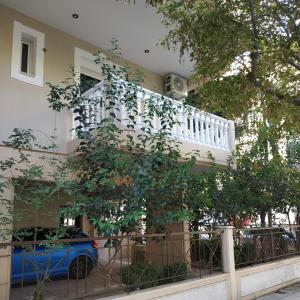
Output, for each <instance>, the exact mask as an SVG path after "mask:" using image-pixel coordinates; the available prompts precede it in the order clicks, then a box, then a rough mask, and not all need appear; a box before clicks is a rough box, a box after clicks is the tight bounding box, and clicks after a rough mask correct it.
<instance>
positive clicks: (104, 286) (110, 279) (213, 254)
mask: <svg viewBox="0 0 300 300" xmlns="http://www.w3.org/2000/svg"><path fill="white" fill-rule="evenodd" d="M221 233H222V232H221V230H216V231H199V232H186V233H172V234H146V235H130V236H116V237H111V238H110V239H104V238H95V239H87V238H84V239H68V240H59V241H47V242H41V241H37V242H12V243H6V244H2V246H11V249H12V286H11V293H10V296H11V297H10V298H11V299H12V300H25V299H34V298H32V297H33V296H35V297H36V299H38V296H39V295H42V296H43V300H45V299H78V298H84V297H85V298H86V297H88V298H87V299H94V298H95V297H96V296H97V297H101V296H103V297H105V296H109V295H112V294H116V293H122V292H124V291H125V292H131V291H134V290H139V289H144V288H149V287H153V286H157V285H162V284H166V283H171V282H177V281H182V280H185V279H186V278H191V277H198V278H199V277H202V276H205V275H207V274H212V273H214V272H220V271H222V261H221V257H222V255H221Z"/></svg>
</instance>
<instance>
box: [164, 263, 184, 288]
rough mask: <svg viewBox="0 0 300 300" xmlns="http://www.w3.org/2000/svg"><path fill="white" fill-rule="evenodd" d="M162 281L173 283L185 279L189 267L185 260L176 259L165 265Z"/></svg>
mask: <svg viewBox="0 0 300 300" xmlns="http://www.w3.org/2000/svg"><path fill="white" fill-rule="evenodd" d="M162 273H163V275H162V280H161V282H163V283H171V282H177V281H181V280H185V279H186V277H187V274H188V267H187V263H186V262H185V261H176V262H174V263H173V264H169V265H166V266H164V267H163V272H162Z"/></svg>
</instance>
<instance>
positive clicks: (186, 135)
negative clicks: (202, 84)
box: [182, 110, 189, 139]
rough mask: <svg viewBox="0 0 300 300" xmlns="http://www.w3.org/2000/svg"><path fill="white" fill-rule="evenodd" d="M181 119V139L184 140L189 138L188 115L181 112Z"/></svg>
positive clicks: (185, 112)
mask: <svg viewBox="0 0 300 300" xmlns="http://www.w3.org/2000/svg"><path fill="white" fill-rule="evenodd" d="M182 117H183V118H182V119H183V137H184V139H188V138H189V127H188V121H189V119H188V113H187V111H186V110H184V111H183V115H182Z"/></svg>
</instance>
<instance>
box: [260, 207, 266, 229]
mask: <svg viewBox="0 0 300 300" xmlns="http://www.w3.org/2000/svg"><path fill="white" fill-rule="evenodd" d="M260 222H261V227H266V211H265V210H262V211H261V212H260Z"/></svg>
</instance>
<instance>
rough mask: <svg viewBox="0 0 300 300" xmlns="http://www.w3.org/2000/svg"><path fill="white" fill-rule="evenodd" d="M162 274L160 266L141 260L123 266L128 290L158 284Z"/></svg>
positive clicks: (124, 281) (123, 278)
mask: <svg viewBox="0 0 300 300" xmlns="http://www.w3.org/2000/svg"><path fill="white" fill-rule="evenodd" d="M160 274H161V270H160V268H159V267H158V266H155V265H153V264H151V263H149V262H146V261H141V262H138V263H136V264H132V265H130V266H129V267H124V268H122V273H121V277H122V282H123V283H124V284H126V289H127V291H128V292H130V291H133V290H137V289H146V288H149V287H153V286H156V285H158V284H159V278H160Z"/></svg>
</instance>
